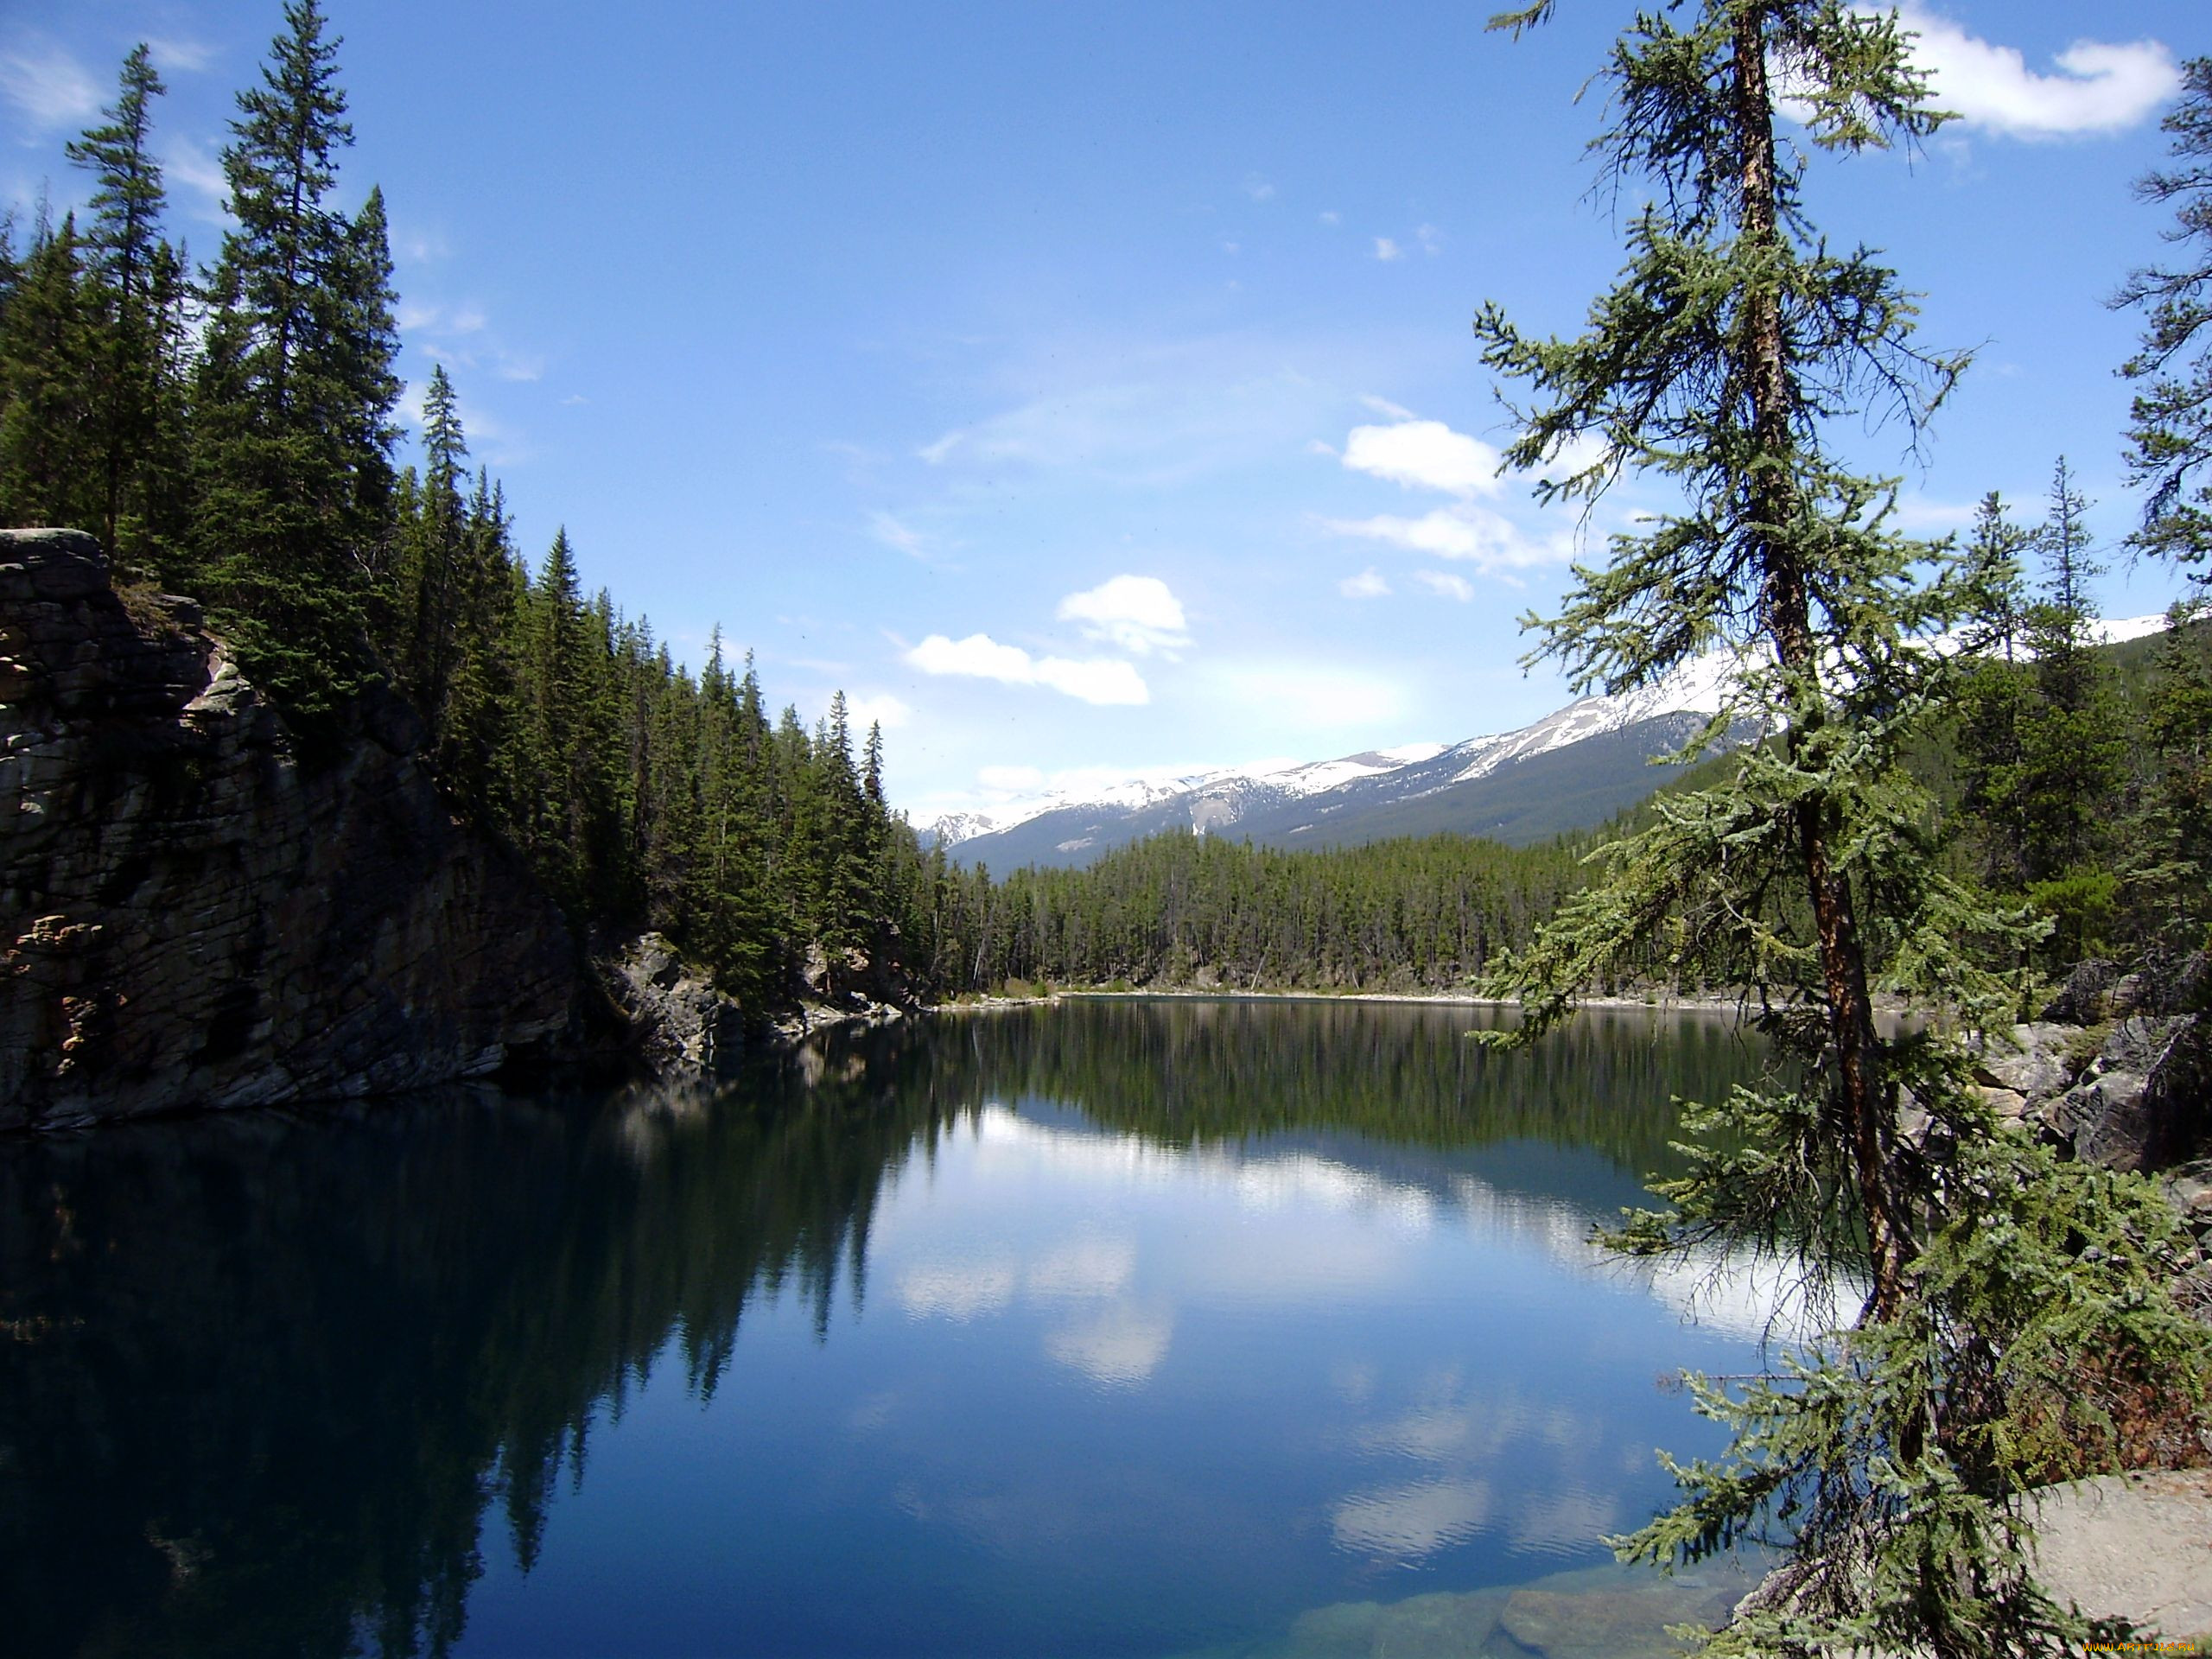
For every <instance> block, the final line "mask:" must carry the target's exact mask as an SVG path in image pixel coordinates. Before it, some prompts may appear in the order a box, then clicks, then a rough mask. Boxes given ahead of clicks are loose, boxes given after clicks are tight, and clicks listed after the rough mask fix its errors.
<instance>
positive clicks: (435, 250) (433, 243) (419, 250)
mask: <svg viewBox="0 0 2212 1659" xmlns="http://www.w3.org/2000/svg"><path fill="white" fill-rule="evenodd" d="M393 246H394V247H395V248H396V249H397V251H398V253H399V257H401V258H403V259H404V260H406V261H408V262H409V263H410V264H417V265H427V264H434V263H435V262H436V261H437V260H440V259H442V258H444V257H446V256H447V255H448V254H449V253H451V252H452V251H453V245H452V244H450V243H449V242H448V241H447V240H446V238H445V233H444V232H442V231H428V230H414V231H408V232H404V233H403V234H402V235H401V236H400V237H399V238H397V240H396V241H395V242H394V244H393Z"/></svg>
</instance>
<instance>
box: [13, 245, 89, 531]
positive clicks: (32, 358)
mask: <svg viewBox="0 0 2212 1659" xmlns="http://www.w3.org/2000/svg"><path fill="white" fill-rule="evenodd" d="M102 355H103V353H102V346H101V336H100V329H99V314H98V308H97V303H96V301H95V299H94V296H93V295H92V292H91V291H90V289H89V287H88V284H87V283H86V274H85V245H84V243H83V241H82V239H81V238H79V236H78V234H77V220H76V216H75V215H74V214H65V215H64V216H63V218H62V220H61V223H60V226H59V227H53V226H47V225H45V224H43V223H41V226H39V229H38V231H37V233H36V235H35V238H34V240H33V241H32V244H31V247H30V252H29V257H27V258H26V259H25V260H24V262H23V264H22V270H21V271H20V272H19V273H18V274H17V276H16V280H15V282H14V283H13V284H12V285H11V287H10V291H9V293H8V297H7V304H6V307H5V308H4V309H0V522H5V523H7V524H66V525H71V526H75V527H79V528H84V527H92V526H96V525H97V524H99V493H98V490H97V487H96V484H95V480H97V478H98V476H99V467H98V464H97V461H98V456H99V448H100V446H99V407H100V395H99V384H100V365H101V360H102Z"/></svg>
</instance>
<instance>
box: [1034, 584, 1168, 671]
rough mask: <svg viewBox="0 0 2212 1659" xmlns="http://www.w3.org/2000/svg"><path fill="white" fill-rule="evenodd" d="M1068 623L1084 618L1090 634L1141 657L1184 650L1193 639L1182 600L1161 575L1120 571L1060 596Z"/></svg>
mask: <svg viewBox="0 0 2212 1659" xmlns="http://www.w3.org/2000/svg"><path fill="white" fill-rule="evenodd" d="M1058 617H1059V620H1061V621H1063V622H1076V623H1080V624H1081V625H1082V626H1083V632H1084V638H1086V639H1097V640H1103V642H1105V643H1106V644H1108V645H1119V646H1120V647H1121V648H1122V650H1123V651H1128V652H1135V653H1136V655H1138V656H1140V657H1144V656H1148V655H1150V654H1151V653H1152V652H1155V651H1159V652H1175V651H1180V650H1182V649H1183V648H1184V647H1185V646H1186V645H1189V644H1190V643H1191V636H1190V632H1189V624H1188V623H1187V622H1186V621H1185V620H1184V616H1183V601H1180V600H1179V599H1177V598H1176V597H1175V595H1174V594H1173V593H1172V592H1170V591H1169V590H1168V587H1167V584H1166V582H1162V581H1160V578H1159V577H1157V576H1127V575H1123V576H1115V577H1112V578H1110V579H1109V580H1108V581H1105V582H1101V583H1100V584H1099V585H1098V586H1097V587H1096V588H1091V589H1090V590H1089V591H1088V592H1085V593H1080V594H1069V595H1068V596H1067V597H1066V598H1065V599H1064V600H1062V601H1060V608H1059V611H1058Z"/></svg>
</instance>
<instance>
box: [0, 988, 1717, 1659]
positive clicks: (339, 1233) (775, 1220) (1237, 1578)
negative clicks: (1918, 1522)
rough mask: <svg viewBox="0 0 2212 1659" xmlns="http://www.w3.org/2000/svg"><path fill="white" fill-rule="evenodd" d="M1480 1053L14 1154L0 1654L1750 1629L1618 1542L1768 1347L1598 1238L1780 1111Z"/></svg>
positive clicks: (1267, 1049)
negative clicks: (1706, 1147) (1676, 1151)
mask: <svg viewBox="0 0 2212 1659" xmlns="http://www.w3.org/2000/svg"><path fill="white" fill-rule="evenodd" d="M1481 1017H1482V1016H1480V1015H1478V1014H1471V1013H1470V1012H1469V1011H1467V1010H1465V1009H1454V1008H1439V1007H1411V1006H1389V1005H1375V1004H1357V1005H1354V1004H1341V1003H1319V1002H1314V1003H1269V1002H1249V1001H1246V1002H1239V1001H1222V1002H1191V1001H1161V1002H1142V1001H1089V1002H1084V1001H1077V1002H1072V1003H1069V1004H1066V1005H1064V1006H1061V1007H1053V1008H1039V1009H1032V1010H1020V1011H1014V1012H1010V1013H1001V1014H990V1015H981V1016H973V1017H965V1018H950V1019H944V1020H937V1021H934V1022H931V1023H927V1024H922V1025H917V1026H912V1027H905V1028H899V1029H893V1030H889V1031H880V1032H875V1033H859V1034H855V1035H851V1036H845V1037H839V1036H837V1034H836V1033H831V1040H829V1042H828V1043H827V1045H826V1046H823V1047H822V1048H821V1049H819V1050H817V1051H810V1052H806V1053H804V1054H802V1055H799V1056H798V1057H795V1058H791V1059H789V1060H786V1061H779V1062H777V1063H775V1064H773V1065H763V1067H762V1068H761V1069H760V1071H758V1072H757V1073H755V1074H754V1075H750V1076H747V1077H743V1078H741V1079H739V1080H737V1081H735V1082H734V1083H732V1084H728V1085H727V1086H726V1087H723V1088H721V1089H719V1090H713V1091H696V1090H695V1091H683V1090H645V1089H628V1090H620V1091H615V1092H611V1093H610V1092H606V1091H601V1092H599V1093H596V1094H594V1095H591V1096H573V1097H569V1096H558V1097H546V1096H534V1097H524V1096H514V1095H503V1094H500V1093H498V1092H496V1091H493V1090H453V1091H448V1092H445V1093H442V1094H440V1095H438V1096H434V1097H431V1098H428V1099H423V1100H420V1101H414V1102H408V1103H385V1104H380V1105H378V1106H377V1107H375V1108H374V1109H362V1110H359V1111H358V1112H349V1113H346V1114H343V1115H337V1116H333V1115H330V1114H327V1113H317V1114H301V1115H288V1114H287V1115H280V1114H249V1115H242V1116H226V1117H219V1118H202V1119H194V1120H180V1121H177V1122H164V1123H154V1124H147V1125H143V1126H139V1127H135V1128H118V1129H111V1130H108V1131H105V1132H103V1133H100V1134H98V1135H86V1136H83V1137H78V1138H70V1139H61V1140H52V1141H35V1142H15V1143H10V1144H6V1145H0V1607H4V1609H5V1612H4V1615H3V1616H0V1617H4V1634H0V1648H4V1649H6V1650H7V1651H9V1652H10V1653H16V1654H27V1655H49V1654H52V1655H81V1656H93V1655H99V1656H109V1655H114V1656H124V1655H129V1656H141V1655H171V1654H175V1655H185V1654H191V1655H208V1656H214V1655H223V1656H238V1655H272V1656H273V1655H285V1656H322V1655H337V1654H344V1653H349V1652H364V1653H372V1654H376V1653H389V1654H400V1653H416V1652H424V1653H443V1652H451V1653H454V1654H458V1655H470V1656H475V1655H531V1656H541V1655H544V1656H551V1655H618V1654H619V1655H628V1654H635V1655H683V1656H689V1655H709V1654H713V1655H721V1654H742V1655H763V1656H771V1655H772V1656H806V1659H836V1656H879V1655H880V1656H920V1655H931V1656H936V1655H946V1656H979V1659H980V1656H1022V1659H1032V1656H1047V1655H1055V1656H1057V1655H1065V1656H1108V1655H1111V1656H1143V1659H1168V1656H1178V1659H1181V1656H1196V1655H1198V1654H1202V1653H1203V1654H1205V1655H1207V1656H1209V1659H1228V1656H1232V1655H1235V1656H1246V1659H1292V1656H1299V1659H1319V1656H1338V1655H1344V1656H1351V1655H1356V1654H1357V1655H1368V1654H1374V1653H1383V1652H1389V1653H1391V1654H1395V1655H1404V1654H1413V1653H1434V1654H1446V1653H1457V1654H1498V1655H1506V1654H1510V1655H1528V1654H1532V1653H1539V1654H1548V1655H1551V1656H1553V1659H1567V1656H1572V1655H1576V1654H1581V1653H1584V1652H1590V1653H1593V1654H1595V1653H1600V1652H1602V1653H1606V1654H1610V1655H1614V1656H1619V1659H1626V1656H1628V1655H1630V1654H1632V1653H1637V1652H1643V1651H1651V1652H1662V1651H1665V1650H1667V1649H1666V1646H1665V1643H1664V1642H1663V1640H1662V1638H1660V1637H1659V1636H1658V1630H1659V1627H1660V1625H1661V1624H1663V1623H1664V1622H1665V1621H1666V1620H1667V1619H1669V1618H1681V1617H1684V1616H1685V1614H1686V1613H1688V1614H1692V1615H1694V1614H1697V1613H1700V1612H1706V1613H1709V1612H1711V1611H1713V1610H1714V1609H1716V1608H1719V1607H1721V1606H1725V1605H1726V1601H1727V1600H1728V1599H1731V1598H1732V1596H1733V1595H1735V1594H1738V1593H1740V1592H1741V1590H1742V1588H1743V1587H1744V1585H1743V1582H1742V1581H1741V1580H1740V1579H1739V1578H1738V1577H1736V1576H1733V1575H1732V1574H1731V1573H1727V1572H1725V1571H1719V1572H1708V1573H1702V1574H1696V1575H1693V1576H1692V1577H1691V1579H1690V1580H1689V1581H1688V1583H1687V1584H1686V1585H1682V1586H1677V1587H1676V1588H1675V1589H1674V1590H1673V1591H1671V1592H1661V1591H1660V1590H1658V1589H1656V1588H1655V1587H1654V1586H1653V1584H1652V1582H1651V1581H1650V1579H1649V1575H1647V1574H1643V1573H1634V1574H1626V1575H1622V1574H1620V1573H1618V1571H1617V1570H1616V1569H1612V1568H1610V1567H1602V1566H1601V1565H1600V1564H1602V1563H1605V1562H1606V1561H1607V1560H1609V1556H1608V1554H1607V1552H1606V1551H1605V1549H1604V1548H1602V1546H1601V1545H1599V1542H1598V1541H1597V1540H1598V1538H1599V1535H1600V1534H1602V1533H1605V1532H1607V1531H1612V1530H1620V1529H1628V1528H1630V1527H1633V1526H1635V1525H1636V1524H1637V1523H1639V1522H1641V1521H1643V1519H1644V1518H1645V1517H1647V1516H1649V1515H1650V1514H1651V1513H1652V1512H1653V1511H1654V1510H1656V1509H1657V1508H1660V1507H1662V1506H1663V1505H1664V1503H1666V1502H1667V1500H1668V1497H1669V1492H1670V1491H1671V1486H1670V1483H1669V1482H1668V1480H1667V1479H1666V1478H1665V1477H1664V1476H1663V1474H1662V1472H1661V1471H1659V1469H1658V1468H1657V1466H1656V1463H1655V1461H1654V1459H1653V1448H1654V1447H1655V1446H1661V1445H1664V1446H1669V1448H1671V1449H1673V1450H1675V1452H1679V1453H1685V1454H1687V1453H1692V1452H1710V1451H1713V1450H1715V1449H1717V1446H1718V1442H1717V1440H1716V1439H1715V1437H1714V1435H1713V1433H1712V1431H1711V1428H1710V1426H1708V1425H1704V1424H1700V1422H1698V1421H1696V1420H1695V1419H1694V1417H1693V1415H1692V1414H1691V1413H1690V1411H1689V1409H1688V1404H1687V1402H1686V1401H1685V1399H1684V1398H1683V1396H1682V1395H1680V1394H1679V1393H1676V1392H1674V1391H1671V1390H1669V1389H1665V1388H1662V1386H1660V1384H1659V1381H1658V1379H1659V1378H1660V1377H1661V1376H1662V1374H1671V1373H1672V1372H1673V1371H1674V1370H1676V1369H1677V1368H1681V1367H1685V1366H1688V1367H1693V1368H1700V1369H1705V1370H1745V1369H1747V1367H1748V1366H1749V1365H1750V1364H1751V1363H1752V1359H1753V1356H1754V1353H1755V1339H1756V1336H1757V1332H1758V1323H1759V1319H1758V1312H1757V1310H1756V1309H1755V1308H1754V1307H1751V1306H1748V1305H1740V1306H1739V1305H1738V1303H1739V1302H1747V1300H1748V1299H1742V1298H1734V1299H1732V1298H1729V1297H1720V1298H1718V1299H1715V1300H1712V1301H1711V1302H1708V1303H1702V1304H1700V1311H1701V1312H1702V1313H1703V1314H1704V1317H1703V1318H1702V1319H1700V1320H1699V1321H1698V1322H1696V1323H1691V1322H1688V1321H1687V1320H1686V1319H1685V1308H1686V1306H1688V1302H1689V1300H1690V1299H1691V1292H1692V1290H1693V1289H1694V1279H1692V1278H1691V1277H1689V1276H1680V1277H1667V1278H1661V1279H1656V1280H1655V1279H1654V1278H1653V1277H1651V1276H1650V1275H1649V1274H1637V1273H1631V1272H1629V1271H1626V1270H1624V1268H1622V1267H1620V1266H1619V1265H1618V1264H1615V1263H1610V1262H1606V1261H1605V1259H1604V1258H1603V1257H1602V1256H1601V1255H1599V1253H1598V1252H1597V1251H1596V1250H1594V1249H1592V1247H1591V1246H1590V1245H1589V1244H1588V1243H1587V1241H1586V1236H1587V1234H1588V1231H1589V1229H1590V1226H1591V1224H1592V1222H1593V1221H1598V1220H1601V1219H1610V1218H1611V1217H1612V1216H1613V1215H1614V1213H1615V1212H1616V1211H1618V1209H1619V1208H1620V1207H1621V1206H1622V1205H1632V1204H1635V1203H1637V1202H1638V1201H1639V1198H1640V1197H1641V1188H1642V1183H1643V1177H1644V1176H1645V1175H1646V1174H1648V1173H1651V1172H1654V1171H1659V1170H1664V1169H1666V1168H1668V1167H1669V1166H1670V1164H1671V1160H1672V1154H1670V1153H1669V1150H1668V1145H1667V1142H1668V1139H1669V1135H1670V1133H1671V1132H1672V1130H1673V1127H1674V1113H1673V1109H1672V1108H1671V1107H1670V1105H1669V1098H1670V1096H1712V1095H1713V1094H1714V1093H1716V1092H1718V1091H1719V1090H1724V1089H1725V1088H1726V1086H1727V1085H1728V1084H1730V1083H1731V1082H1732V1081H1735V1080H1738V1079H1739V1078H1743V1077H1748V1076H1749V1075H1751V1073H1752V1072H1753V1071H1754V1070H1755V1069H1756V1059H1755V1058H1754V1057H1753V1056H1752V1055H1751V1053H1749V1052H1747V1050H1746V1049H1745V1046H1744V1043H1743V1039H1739V1038H1738V1036H1737V1034H1736V1033H1734V1032H1733V1031H1732V1028H1731V1027H1729V1026H1728V1025H1726V1023H1725V1022H1723V1021H1720V1020H1713V1019H1709V1018H1699V1017H1681V1018H1675V1017H1662V1018H1654V1017H1649V1016H1643V1015H1634V1014H1619V1015H1591V1016H1586V1017H1585V1018H1584V1019H1583V1020H1580V1021H1579V1022H1578V1023H1577V1024H1576V1025H1575V1026H1574V1027H1572V1028H1570V1029H1569V1030H1567V1031H1566V1032H1564V1033H1560V1034H1559V1035H1557V1036H1556V1037H1555V1038H1554V1039H1550V1040H1548V1041H1547V1042H1546V1043H1545V1044H1544V1045H1542V1046H1541V1047H1539V1048H1537V1049H1536V1050H1535V1051H1534V1052H1527V1053H1517V1054H1492V1053H1488V1052H1483V1051H1481V1050H1479V1049H1478V1046H1477V1045H1475V1044H1473V1043H1471V1042H1470V1041H1468V1040H1467V1039H1466V1036H1465V1033H1466V1032H1467V1031H1468V1029H1469V1027H1471V1025H1473V1024H1475V1023H1477V1022H1478V1020H1480V1019H1481ZM1599 1643H1603V1644H1604V1645H1602V1646H1600V1645H1597V1644H1599Z"/></svg>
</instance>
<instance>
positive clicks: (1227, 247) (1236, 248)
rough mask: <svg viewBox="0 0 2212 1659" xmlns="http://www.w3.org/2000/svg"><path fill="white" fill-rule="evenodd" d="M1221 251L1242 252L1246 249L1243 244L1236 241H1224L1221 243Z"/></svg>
mask: <svg viewBox="0 0 2212 1659" xmlns="http://www.w3.org/2000/svg"><path fill="white" fill-rule="evenodd" d="M1221 251H1223V252H1224V253H1242V252H1243V251H1244V250H1243V245H1241V244H1238V243H1235V242H1224V243H1223V244H1222V245H1221Z"/></svg>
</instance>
